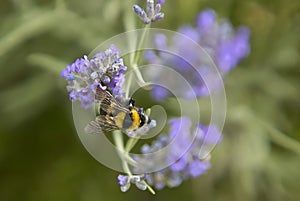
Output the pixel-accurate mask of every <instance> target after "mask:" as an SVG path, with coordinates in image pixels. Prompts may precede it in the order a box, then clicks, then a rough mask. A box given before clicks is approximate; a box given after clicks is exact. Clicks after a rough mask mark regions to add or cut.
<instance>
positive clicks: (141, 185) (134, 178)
mask: <svg viewBox="0 0 300 201" xmlns="http://www.w3.org/2000/svg"><path fill="white" fill-rule="evenodd" d="M118 182H119V185H120V189H121V191H122V192H126V191H128V190H129V188H130V186H131V184H135V185H136V187H137V188H138V189H140V190H143V191H144V190H146V189H147V185H146V183H145V177H144V175H131V176H125V175H121V174H120V175H118Z"/></svg>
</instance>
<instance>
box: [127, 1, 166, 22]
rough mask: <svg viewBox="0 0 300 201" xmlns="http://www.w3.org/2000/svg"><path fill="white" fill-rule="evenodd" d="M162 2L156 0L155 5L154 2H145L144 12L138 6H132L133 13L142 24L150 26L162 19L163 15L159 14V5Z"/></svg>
mask: <svg viewBox="0 0 300 201" xmlns="http://www.w3.org/2000/svg"><path fill="white" fill-rule="evenodd" d="M164 2H165V1H164V0H158V1H157V4H156V5H155V3H154V0H147V4H146V11H145V10H144V9H142V8H141V7H140V6H138V5H134V6H133V10H134V12H135V13H136V14H137V15H138V16H139V17H140V19H141V20H142V21H143V22H144V24H150V23H151V22H155V21H158V20H161V19H163V18H164V13H161V12H160V11H161V4H163V3H164Z"/></svg>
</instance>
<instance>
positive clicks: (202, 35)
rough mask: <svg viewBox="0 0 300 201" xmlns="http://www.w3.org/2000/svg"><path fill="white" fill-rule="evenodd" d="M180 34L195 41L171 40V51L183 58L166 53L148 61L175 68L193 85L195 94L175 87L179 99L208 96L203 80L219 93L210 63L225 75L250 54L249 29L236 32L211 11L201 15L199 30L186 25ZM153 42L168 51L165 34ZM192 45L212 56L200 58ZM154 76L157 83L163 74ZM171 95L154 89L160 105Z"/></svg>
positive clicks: (150, 56)
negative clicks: (208, 82) (160, 102)
mask: <svg viewBox="0 0 300 201" xmlns="http://www.w3.org/2000/svg"><path fill="white" fill-rule="evenodd" d="M178 32H180V33H181V34H183V35H185V36H186V37H188V38H190V39H191V40H192V41H193V42H192V41H190V40H187V39H186V38H185V37H182V36H178V35H176V36H174V37H173V38H172V39H171V40H172V41H171V43H170V44H171V45H170V46H169V47H168V49H170V50H171V51H172V52H176V53H177V54H178V55H180V56H176V55H171V54H168V53H165V52H151V51H147V52H146V53H145V58H146V59H147V60H148V61H149V62H151V63H156V64H160V65H164V66H168V67H172V68H173V69H174V70H176V71H177V72H178V73H180V74H181V75H182V76H183V77H184V78H185V80H186V81H187V82H188V83H189V84H190V86H191V88H192V90H189V91H188V90H182V89H180V88H179V87H178V86H176V83H174V84H173V85H174V87H173V88H175V89H178V93H177V94H178V95H180V96H181V97H184V98H187V99H190V98H194V97H195V96H194V95H193V94H195V95H196V96H197V97H205V96H207V95H209V91H208V88H207V86H206V85H207V83H206V82H207V80H208V79H204V78H209V79H214V80H213V81H214V82H213V81H211V83H210V85H209V86H212V87H213V88H211V87H210V89H212V90H217V89H218V88H219V86H220V84H219V83H217V80H216V79H215V78H214V77H216V75H215V73H214V72H213V70H212V67H213V66H211V65H212V64H211V63H210V61H211V60H210V59H212V60H213V61H214V63H215V64H216V66H217V68H218V70H219V71H220V74H221V75H225V74H226V73H227V72H229V71H230V70H231V69H232V68H234V67H236V66H237V65H238V63H239V62H240V61H241V60H242V59H243V58H245V57H246V56H248V54H249V52H250V45H249V37H250V31H249V29H248V28H247V27H245V26H240V27H238V28H237V30H236V31H235V30H234V29H233V27H232V25H231V23H230V22H229V21H228V20H224V19H221V20H219V19H217V15H216V13H215V11H214V10H212V9H207V10H204V11H203V12H201V13H199V14H198V16H197V18H196V26H192V25H189V24H187V25H183V26H182V27H180V28H179V29H178ZM154 42H155V45H156V47H157V48H158V49H162V48H163V49H166V48H164V47H165V46H167V45H166V44H168V41H167V38H166V37H163V35H162V34H159V35H157V36H156V38H155V40H154ZM192 43H197V44H199V45H200V46H201V47H202V48H203V49H204V50H205V52H206V53H207V54H208V55H209V56H208V55H206V54H203V53H202V54H199V50H198V49H195V48H196V46H195V45H193V44H192ZM157 71H159V70H157ZM152 74H153V80H154V81H155V80H157V79H160V78H159V77H157V76H156V75H161V73H160V72H152ZM150 76H151V75H150ZM161 76H163V77H164V79H169V77H170V76H171V75H169V74H166V75H165V74H164V75H161ZM204 80H205V82H204ZM169 83H170V82H169ZM170 95H171V94H170V93H167V91H166V90H164V89H162V88H161V87H157V86H155V87H153V91H152V96H153V98H154V99H155V100H158V101H161V100H163V99H165V98H167V97H169V96H170Z"/></svg>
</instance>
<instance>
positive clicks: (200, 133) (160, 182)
mask: <svg viewBox="0 0 300 201" xmlns="http://www.w3.org/2000/svg"><path fill="white" fill-rule="evenodd" d="M169 125H170V130H169V134H168V135H161V136H160V137H159V138H158V139H157V140H156V141H154V142H152V144H151V146H150V145H148V144H145V145H143V147H142V148H141V150H142V153H143V154H147V153H153V152H156V151H159V150H160V149H161V148H164V147H167V148H168V153H167V155H166V156H165V157H162V158H161V159H160V160H164V161H157V160H155V159H153V158H152V159H151V158H149V157H151V155H143V156H140V157H137V158H136V160H137V161H138V162H140V163H141V164H144V166H143V167H140V168H138V169H136V170H135V171H136V172H139V173H141V172H143V171H147V170H150V169H152V168H153V167H155V165H156V164H159V163H160V162H161V163H165V162H167V163H168V164H170V165H169V166H168V167H167V168H165V169H162V170H160V171H158V172H153V173H149V174H146V175H145V180H146V181H147V183H148V184H150V185H153V186H154V187H155V188H156V189H162V188H164V187H165V186H168V187H171V188H172V187H176V186H179V185H180V184H181V183H182V182H183V181H184V180H187V179H189V178H191V177H192V178H195V177H199V176H201V175H203V174H205V173H206V171H207V170H208V169H209V168H210V162H209V158H210V157H207V158H206V159H205V160H200V159H199V158H198V154H199V151H200V148H201V146H203V144H204V143H206V141H203V140H204V139H206V138H207V135H208V128H209V127H206V126H203V125H202V124H199V125H198V126H196V128H195V130H194V129H193V130H192V129H191V127H192V122H191V120H190V119H189V118H187V117H180V118H174V119H171V120H170V121H169ZM210 127H211V128H214V129H213V130H212V132H210V135H211V136H209V138H210V139H219V140H220V137H221V134H220V132H219V131H218V130H217V129H216V127H215V126H212V125H211V126H210ZM219 140H218V141H219ZM208 143H209V142H208ZM157 144H159V146H157ZM167 145H168V146H167ZM153 161H155V162H153ZM141 168H142V169H141Z"/></svg>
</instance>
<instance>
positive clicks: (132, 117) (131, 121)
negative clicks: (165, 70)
mask: <svg viewBox="0 0 300 201" xmlns="http://www.w3.org/2000/svg"><path fill="white" fill-rule="evenodd" d="M95 100H96V101H97V102H98V103H99V105H98V111H97V115H96V119H95V120H94V121H91V122H90V123H89V124H88V125H87V126H86V127H85V129H84V130H85V132H86V133H88V134H98V133H102V132H110V131H114V130H122V131H124V132H131V131H135V130H136V129H137V128H140V127H142V126H143V125H145V124H149V123H150V122H151V119H150V118H149V117H148V116H147V115H146V114H145V112H144V109H143V108H137V107H135V106H134V103H135V100H134V99H132V98H130V99H129V102H128V104H127V105H126V104H123V103H121V102H120V101H118V100H116V99H115V97H113V96H112V94H111V93H110V92H109V91H107V90H104V89H102V88H100V87H97V89H96V95H95Z"/></svg>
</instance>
